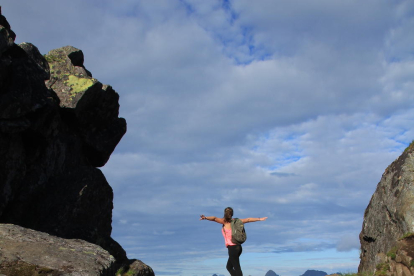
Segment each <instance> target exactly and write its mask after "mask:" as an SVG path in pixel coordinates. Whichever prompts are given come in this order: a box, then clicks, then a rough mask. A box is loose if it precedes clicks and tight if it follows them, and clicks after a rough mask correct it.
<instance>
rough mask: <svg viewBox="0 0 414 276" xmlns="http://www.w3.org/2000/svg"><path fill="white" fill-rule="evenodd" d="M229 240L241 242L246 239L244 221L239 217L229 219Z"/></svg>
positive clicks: (236, 242)
mask: <svg viewBox="0 0 414 276" xmlns="http://www.w3.org/2000/svg"><path fill="white" fill-rule="evenodd" d="M230 225H231V237H232V238H231V241H232V242H233V243H235V244H242V243H244V242H245V241H246V239H247V236H246V231H245V230H244V223H243V222H242V221H241V219H238V218H234V219H232V220H231V223H230Z"/></svg>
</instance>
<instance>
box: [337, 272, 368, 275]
mask: <svg viewBox="0 0 414 276" xmlns="http://www.w3.org/2000/svg"><path fill="white" fill-rule="evenodd" d="M341 274H342V275H343V276H373V275H374V273H370V272H363V273H356V272H347V273H341Z"/></svg>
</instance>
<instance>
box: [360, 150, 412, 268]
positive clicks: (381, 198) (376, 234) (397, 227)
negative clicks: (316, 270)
mask: <svg viewBox="0 0 414 276" xmlns="http://www.w3.org/2000/svg"><path fill="white" fill-rule="evenodd" d="M413 184H414V144H413V143H412V144H411V145H410V146H409V147H408V148H407V149H406V150H405V151H404V152H403V154H402V155H401V156H400V157H399V158H398V159H397V160H395V161H394V162H393V163H392V164H391V165H390V166H388V168H387V169H386V170H385V172H384V174H383V175H382V178H381V181H380V182H379V183H378V186H377V189H376V191H375V193H374V194H373V196H372V198H371V201H370V203H369V205H368V207H367V209H366V210H365V214H364V222H363V225H362V231H361V233H360V235H359V239H360V242H361V256H360V258H361V261H360V264H359V268H358V271H359V272H373V271H375V270H376V267H377V265H378V264H381V263H383V262H384V261H385V260H384V256H386V254H387V253H388V252H389V251H390V250H391V249H392V248H393V247H395V246H396V245H397V243H398V240H399V239H400V238H401V237H402V236H403V235H404V234H406V233H410V232H414V185H413ZM393 275H395V274H393Z"/></svg>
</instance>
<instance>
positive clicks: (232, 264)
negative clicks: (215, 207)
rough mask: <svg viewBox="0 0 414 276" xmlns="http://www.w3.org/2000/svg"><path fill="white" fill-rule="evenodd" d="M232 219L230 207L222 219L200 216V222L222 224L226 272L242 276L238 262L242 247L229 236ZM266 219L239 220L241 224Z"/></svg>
mask: <svg viewBox="0 0 414 276" xmlns="http://www.w3.org/2000/svg"><path fill="white" fill-rule="evenodd" d="M232 219H233V209H232V208H231V207H227V208H226V209H224V217H223V218H217V217H206V216H204V215H201V216H200V220H209V221H215V222H217V223H220V224H223V228H222V230H221V232H222V234H223V237H224V243H225V245H226V247H227V249H228V251H229V260H228V261H227V266H226V268H227V270H228V271H229V272H230V275H232V276H243V272H242V270H241V267H240V260H239V257H240V255H241V253H242V247H241V245H240V244H235V243H233V242H232V239H231V238H232V235H231V220H232ZM266 219H267V217H263V218H245V219H240V220H241V221H242V222H243V223H248V222H256V221H264V220H266Z"/></svg>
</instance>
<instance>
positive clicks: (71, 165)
mask: <svg viewBox="0 0 414 276" xmlns="http://www.w3.org/2000/svg"><path fill="white" fill-rule="evenodd" d="M14 39H15V34H14V33H13V31H12V30H11V29H10V25H9V23H8V22H7V20H6V18H5V17H4V16H3V15H1V8H0V156H1V158H0V223H10V224H15V225H20V226H23V227H26V228H30V229H34V230H38V231H42V232H45V233H48V234H50V235H54V236H58V237H61V238H67V239H82V240H85V241H87V242H90V243H94V244H96V245H99V246H101V247H102V248H104V249H105V250H107V251H109V252H110V254H111V255H113V256H114V257H115V260H116V264H117V265H118V266H120V265H121V264H125V263H130V261H128V259H127V257H126V253H125V251H124V250H123V249H122V247H121V246H120V245H119V244H118V243H117V242H116V241H114V240H113V239H112V238H111V231H112V227H111V223H112V208H113V203H112V202H113V192H112V188H111V187H110V185H109V184H108V182H107V181H106V179H105V176H104V175H103V174H102V172H101V171H100V170H99V169H98V168H97V167H100V166H103V165H104V164H105V163H106V162H107V160H108V159H109V157H110V155H111V153H112V152H113V150H114V149H115V147H116V145H117V144H118V142H119V141H120V139H121V138H122V136H123V135H124V134H125V132H126V122H125V120H124V119H123V118H119V117H118V110H119V103H118V98H119V96H118V94H117V93H116V92H115V91H114V90H113V89H112V88H111V87H110V86H106V85H102V84H101V83H100V82H99V81H97V80H96V79H94V78H92V75H91V73H90V72H88V71H87V70H86V69H85V67H84V66H83V53H82V51H81V50H79V49H76V48H74V47H70V46H67V47H63V48H60V49H56V50H52V51H51V52H49V53H48V54H47V55H46V56H45V57H46V58H45V57H44V56H42V55H41V54H40V52H39V50H38V49H37V48H36V47H35V46H34V45H32V44H30V43H22V44H20V45H16V44H15V43H14Z"/></svg>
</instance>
